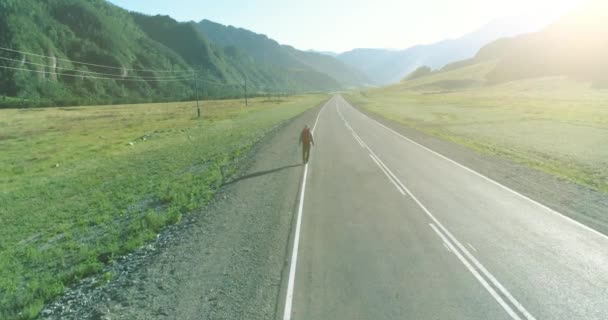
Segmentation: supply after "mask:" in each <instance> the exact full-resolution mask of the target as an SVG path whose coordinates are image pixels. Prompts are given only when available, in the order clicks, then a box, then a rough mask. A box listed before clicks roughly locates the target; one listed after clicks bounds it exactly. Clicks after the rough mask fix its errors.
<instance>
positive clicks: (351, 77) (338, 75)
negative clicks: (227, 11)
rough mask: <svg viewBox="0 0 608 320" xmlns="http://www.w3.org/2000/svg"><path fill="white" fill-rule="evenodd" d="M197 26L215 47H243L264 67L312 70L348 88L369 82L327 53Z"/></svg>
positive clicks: (206, 25)
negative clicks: (299, 48)
mask: <svg viewBox="0 0 608 320" xmlns="http://www.w3.org/2000/svg"><path fill="white" fill-rule="evenodd" d="M197 27H198V29H199V30H200V31H202V33H204V34H205V35H206V36H207V37H208V38H209V39H210V40H211V42H213V43H214V44H216V45H218V46H221V47H236V48H239V49H241V50H243V51H245V52H247V53H248V54H250V55H251V56H252V57H253V58H254V59H255V61H256V62H257V63H259V64H262V65H274V66H278V67H281V68H283V69H286V70H289V71H290V73H294V72H295V73H296V75H297V74H298V73H299V72H302V71H304V70H312V71H314V72H317V73H319V74H327V75H328V76H329V77H331V78H333V79H336V80H337V81H338V82H340V83H342V84H345V85H347V86H359V85H363V84H366V83H367V82H369V81H368V80H367V78H366V77H365V76H364V75H363V74H362V73H361V72H360V71H358V70H356V69H354V68H352V67H349V66H347V65H346V64H344V63H343V62H341V61H339V60H338V59H336V58H334V57H331V56H329V55H326V54H321V53H317V52H311V51H301V50H297V49H295V48H293V47H291V46H286V45H280V44H279V43H278V42H276V41H275V40H272V39H270V38H268V37H267V36H265V35H262V34H257V33H254V32H251V31H249V30H245V29H241V28H235V27H233V26H225V25H222V24H219V23H215V22H212V21H209V20H203V21H201V22H199V23H198V24H197ZM308 72H310V71H308Z"/></svg>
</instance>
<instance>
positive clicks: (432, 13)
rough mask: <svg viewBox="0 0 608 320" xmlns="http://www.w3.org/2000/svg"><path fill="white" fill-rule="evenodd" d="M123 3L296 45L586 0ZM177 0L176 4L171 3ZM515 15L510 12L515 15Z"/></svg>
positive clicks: (357, 42)
mask: <svg viewBox="0 0 608 320" xmlns="http://www.w3.org/2000/svg"><path fill="white" fill-rule="evenodd" d="M111 2H113V3H114V4H116V5H119V6H121V7H124V8H125V9H128V10H133V11H138V12H142V13H147V14H168V15H170V16H172V17H173V18H175V19H177V20H179V21H189V20H193V21H200V20H202V19H208V20H212V21H215V22H219V23H222V24H228V25H233V26H236V27H241V28H245V29H249V30H252V31H254V32H257V33H262V34H266V35H268V36H269V37H270V38H273V39H275V40H277V41H279V42H280V43H282V44H289V45H292V46H294V47H296V48H298V49H303V50H308V49H314V50H320V51H334V52H343V51H347V50H351V49H353V48H394V49H401V48H406V47H409V46H412V45H416V44H426V43H432V42H435V41H440V40H443V39H446V38H455V37H459V36H461V35H463V34H466V33H468V32H471V31H473V30H475V29H477V28H479V27H481V26H483V25H484V24H486V23H489V22H491V21H492V20H494V19H498V18H503V17H523V19H524V20H525V21H526V22H527V23H528V24H529V25H533V26H534V25H535V23H530V22H528V21H529V20H532V21H533V22H536V23H538V26H537V28H538V27H542V26H544V25H546V24H547V23H549V22H550V21H552V20H554V19H555V18H557V17H559V16H560V15H562V14H564V13H565V12H567V11H568V10H570V9H572V8H575V7H577V6H578V5H580V4H582V3H585V2H587V1H585V0H556V1H551V0H533V1H529V0H528V1H526V0H512V1H488V0H463V1H450V0H428V1H400V0H377V1H360V0H353V1H348V0H331V1H321V0H311V1H293V0H290V1H280V0H260V1H243V0H226V1H221V2H217V1H208V0H204V1H194V0H182V1H166V0H150V1H140V0H111ZM177 3H179V5H176V4H177ZM514 19H515V18H514Z"/></svg>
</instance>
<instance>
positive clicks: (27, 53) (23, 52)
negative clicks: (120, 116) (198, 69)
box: [0, 47, 192, 73]
mask: <svg viewBox="0 0 608 320" xmlns="http://www.w3.org/2000/svg"><path fill="white" fill-rule="evenodd" d="M0 50H4V51H9V52H15V53H21V54H24V55H28V56H35V57H42V58H47V59H56V60H58V61H64V62H70V63H73V64H82V65H85V66H92V67H99V68H107V69H114V70H126V71H142V72H156V73H179V72H192V70H188V71H183V70H151V69H131V68H123V67H115V66H105V65H101V64H94V63H87V62H81V61H74V60H68V59H61V58H56V57H51V56H45V55H42V54H37V53H31V52H25V51H20V50H15V49H10V48H5V47H0Z"/></svg>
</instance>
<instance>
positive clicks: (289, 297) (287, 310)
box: [283, 100, 331, 320]
mask: <svg viewBox="0 0 608 320" xmlns="http://www.w3.org/2000/svg"><path fill="white" fill-rule="evenodd" d="M330 101H331V100H330ZM327 103H329V101H328V102H327ZM327 103H326V104H325V105H324V106H323V108H321V110H319V113H318V114H317V119H316V120H315V124H314V126H313V127H312V132H311V133H312V134H314V133H315V129H316V128H317V123H318V122H319V116H320V115H321V112H323V109H325V106H327ZM307 177H308V163H307V164H306V165H305V166H304V175H303V178H302V187H301V190H300V203H299V204H298V218H297V220H296V230H295V233H294V240H293V248H292V250H291V264H290V266H289V280H288V282H287V293H286V295H285V307H284V309H283V320H290V319H291V310H292V307H293V293H294V286H295V280H296V266H297V264H298V248H299V246H300V230H301V225H302V210H303V209H304V195H305V193H306V178H307Z"/></svg>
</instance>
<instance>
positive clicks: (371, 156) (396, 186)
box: [369, 154, 405, 195]
mask: <svg viewBox="0 0 608 320" xmlns="http://www.w3.org/2000/svg"><path fill="white" fill-rule="evenodd" d="M369 156H370V158H372V160H374V162H375V163H376V165H378V167H379V168H380V170H382V172H384V174H385V175H386V177H387V178H388V180H389V181H390V182H392V183H393V185H394V186H395V188H397V190H399V192H400V193H401V194H402V195H405V192H403V190H401V188H400V187H399V185H397V183H396V182H395V181H393V179H392V178H391V176H390V175H389V174H388V172H386V170H384V168H382V166H381V165H380V163H379V162H378V161H377V160H376V158H374V156H373V155H372V154H370V155H369Z"/></svg>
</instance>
